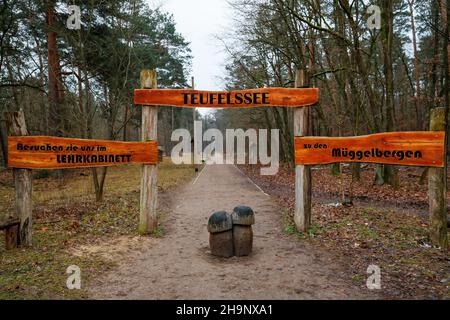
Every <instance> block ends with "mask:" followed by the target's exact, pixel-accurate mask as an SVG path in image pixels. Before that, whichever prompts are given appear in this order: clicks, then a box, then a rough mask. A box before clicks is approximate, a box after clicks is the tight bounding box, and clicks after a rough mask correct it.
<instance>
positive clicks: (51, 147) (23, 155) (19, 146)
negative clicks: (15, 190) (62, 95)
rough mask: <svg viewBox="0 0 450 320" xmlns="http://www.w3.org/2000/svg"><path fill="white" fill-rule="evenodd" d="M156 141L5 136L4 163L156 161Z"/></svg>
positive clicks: (46, 164)
mask: <svg viewBox="0 0 450 320" xmlns="http://www.w3.org/2000/svg"><path fill="white" fill-rule="evenodd" d="M157 162H158V146H157V143H156V141H149V142H121V141H109V140H86V139H71V138H59V137H46V136H21V137H14V136H11V137H8V167H10V168H27V169H59V168H80V167H105V166H115V165H124V164H133V163H144V164H156V163H157Z"/></svg>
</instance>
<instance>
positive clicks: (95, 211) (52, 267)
mask: <svg viewBox="0 0 450 320" xmlns="http://www.w3.org/2000/svg"><path fill="white" fill-rule="evenodd" d="M50 173H52V174H54V173H55V172H50V171H37V170H36V171H34V179H33V205H34V207H33V219H34V224H33V246H32V247H31V248H19V249H15V250H9V251H5V248H4V240H3V231H0V236H2V238H0V299H81V298H88V297H89V296H88V293H87V290H86V289H87V286H86V284H87V283H89V282H90V281H91V280H92V279H94V278H95V277H97V276H99V275H100V274H102V273H104V272H107V271H108V270H114V268H115V267H116V266H117V265H119V264H120V262H121V257H122V256H123V255H127V254H129V253H130V252H134V251H135V250H137V249H139V248H141V247H142V246H145V243H146V242H147V241H151V239H152V238H157V237H162V236H163V235H164V232H165V230H164V229H163V227H162V226H160V227H159V228H158V229H157V230H156V232H155V233H154V234H153V235H152V236H151V237H140V236H138V234H137V225H138V220H139V188H140V177H141V168H140V166H122V167H111V168H109V169H108V174H107V176H106V181H105V196H104V201H103V202H102V203H96V201H95V196H94V194H95V193H94V190H93V183H92V177H91V172H90V170H80V169H72V170H67V171H66V172H65V174H64V175H61V176H55V175H49V174H50ZM194 176H195V171H194V170H193V167H192V166H185V165H177V166H176V165H173V164H172V163H171V162H170V160H169V159H167V160H165V161H164V162H163V163H160V164H159V165H158V190H159V199H160V200H159V202H160V203H161V204H162V205H161V206H160V208H159V212H158V214H159V215H160V219H161V220H164V217H165V216H166V215H167V214H168V204H169V200H168V199H166V195H167V193H168V191H169V190H173V189H175V188H176V187H177V186H178V185H181V184H184V183H186V182H188V181H191V180H192V178H193V177H194ZM13 210H14V181H13V179H12V172H11V171H10V170H0V219H1V218H2V216H8V215H10V214H12V213H13ZM71 265H77V266H79V267H80V269H81V278H82V284H81V286H82V289H81V290H69V289H67V287H66V279H67V277H68V274H66V269H67V268H68V267H69V266H71Z"/></svg>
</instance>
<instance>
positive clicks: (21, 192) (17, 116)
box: [5, 110, 33, 246]
mask: <svg viewBox="0 0 450 320" xmlns="http://www.w3.org/2000/svg"><path fill="white" fill-rule="evenodd" d="M5 120H6V126H7V128H8V135H10V136H27V135H28V130H27V126H26V123H25V115H24V113H23V111H22V110H21V111H19V112H9V113H5ZM13 175H14V187H15V190H16V199H15V202H16V204H15V205H16V216H17V218H19V219H20V226H19V240H18V242H19V244H20V245H23V246H31V244H32V241H31V240H32V227H33V219H32V210H33V202H32V192H33V182H32V172H31V170H30V169H13Z"/></svg>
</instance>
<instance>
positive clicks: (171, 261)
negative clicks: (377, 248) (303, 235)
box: [89, 165, 375, 299]
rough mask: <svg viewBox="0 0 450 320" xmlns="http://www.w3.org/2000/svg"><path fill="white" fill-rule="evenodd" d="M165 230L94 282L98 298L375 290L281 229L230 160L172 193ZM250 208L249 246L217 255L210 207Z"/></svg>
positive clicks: (356, 294)
mask: <svg viewBox="0 0 450 320" xmlns="http://www.w3.org/2000/svg"><path fill="white" fill-rule="evenodd" d="M173 203H174V204H175V205H174V207H173V212H172V213H171V214H170V217H169V219H168V221H167V222H166V223H165V224H166V228H167V234H166V235H165V236H164V237H163V238H159V239H149V241H147V242H145V243H146V245H147V247H146V248H144V249H143V250H142V251H141V252H140V253H139V254H135V255H134V256H133V257H132V258H128V259H124V261H122V263H121V265H120V266H119V268H118V270H115V271H113V272H111V273H109V274H107V275H105V276H104V277H102V278H101V279H99V280H97V281H96V282H95V283H92V284H91V288H90V290H89V291H90V294H91V296H92V297H93V298H99V299H350V298H362V299H364V298H370V297H372V298H373V297H375V296H374V295H375V293H373V292H370V291H369V290H365V289H360V288H357V287H354V286H353V285H352V284H351V283H349V281H343V280H342V279H344V277H343V270H342V268H341V267H340V266H339V265H337V264H336V262H334V261H333V260H332V257H331V256H330V255H329V254H326V253H324V252H321V251H318V250H317V248H313V247H312V246H311V245H309V244H307V243H306V242H303V241H299V240H298V239H297V238H296V237H295V236H287V235H285V234H283V233H282V228H281V221H280V214H279V212H280V209H279V208H278V207H277V206H276V205H275V204H274V202H273V201H271V199H270V197H269V196H267V195H266V194H264V193H263V192H262V191H260V190H259V189H258V187H257V186H255V185H254V184H253V183H252V182H251V181H250V180H249V179H248V178H247V177H246V176H245V175H243V174H242V173H241V172H240V171H239V170H238V169H237V168H236V167H235V166H233V165H211V166H206V167H205V169H204V170H203V171H202V172H201V173H200V174H199V176H197V178H196V179H195V180H194V181H193V182H192V183H190V184H188V185H187V186H185V187H183V188H180V189H179V190H178V191H177V192H175V193H174V198H173ZM239 204H243V205H248V206H250V207H252V208H253V209H254V210H255V216H256V224H255V225H254V250H253V253H252V255H250V256H248V257H241V258H236V257H233V258H230V259H223V258H216V257H213V256H211V255H210V253H209V249H208V236H209V235H208V232H207V230H206V224H207V220H208V217H209V215H210V214H211V213H212V212H213V211H217V210H227V211H229V212H230V211H231V210H232V209H233V208H234V207H235V206H237V205H239Z"/></svg>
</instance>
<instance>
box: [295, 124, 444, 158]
mask: <svg viewBox="0 0 450 320" xmlns="http://www.w3.org/2000/svg"><path fill="white" fill-rule="evenodd" d="M444 144H445V132H443V131H434V132H433V131H417V132H387V133H377V134H372V135H367V136H359V137H348V138H347V137H346V138H337V137H295V163H296V164H304V165H313V164H327V163H334V162H372V163H384V164H397V165H409V166H427V167H443V166H444Z"/></svg>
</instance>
